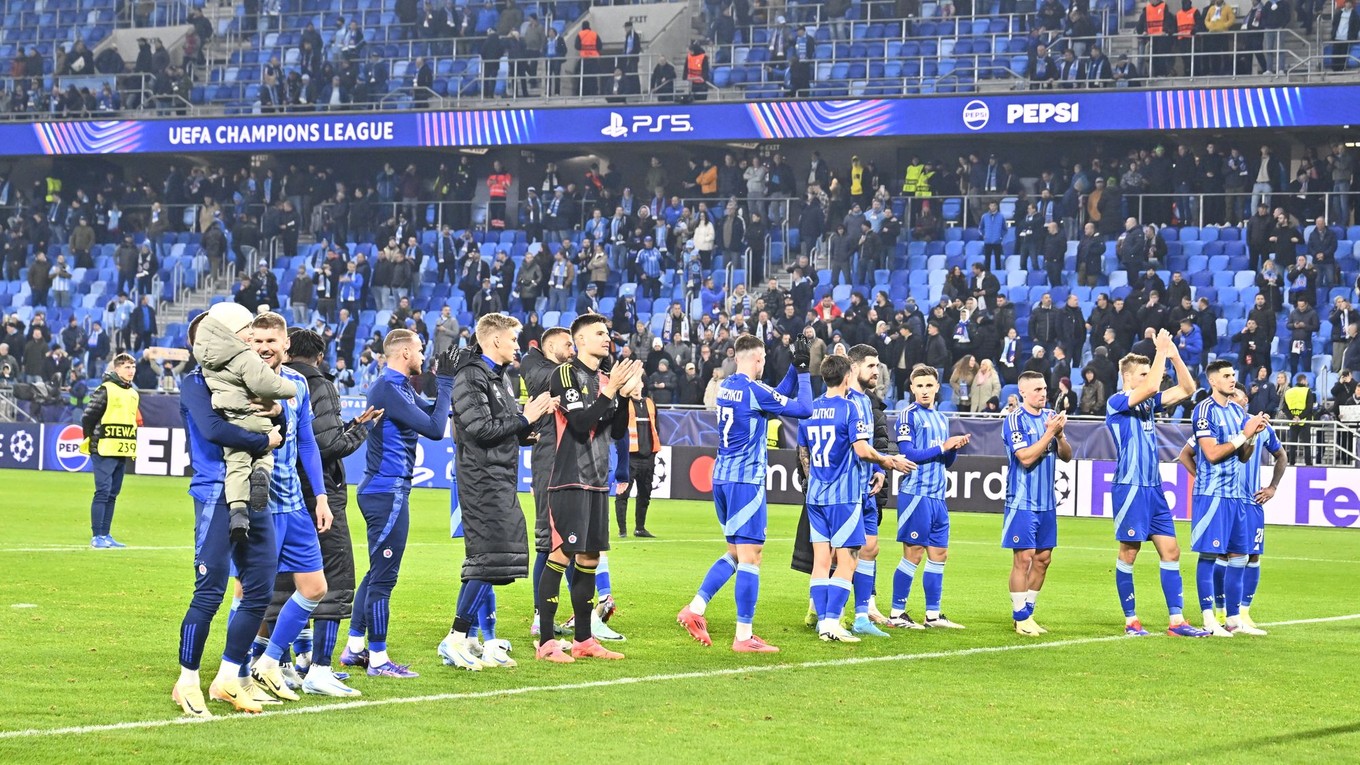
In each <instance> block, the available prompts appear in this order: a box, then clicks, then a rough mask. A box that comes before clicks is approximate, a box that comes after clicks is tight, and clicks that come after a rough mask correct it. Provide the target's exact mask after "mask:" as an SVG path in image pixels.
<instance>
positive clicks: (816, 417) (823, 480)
mask: <svg viewBox="0 0 1360 765" xmlns="http://www.w3.org/2000/svg"><path fill="white" fill-rule="evenodd" d="M873 437H874V424H873V421H872V420H865V419H864V418H863V417H862V416H861V415H860V412H859V408H858V407H857V406H856V405H855V404H854V403H853V402H851V401H850V400H849V399H846V398H842V397H840V396H834V397H832V396H822V397H821V398H819V399H817V400H816V401H814V402H812V416H811V417H809V418H807V419H806V420H803V421H802V422H801V423H799V424H798V445H799V446H800V447H805V448H806V449H807V450H808V486H807V501H808V504H811V505H843V504H856V505H857V504H860V503H861V502H863V501H864V492H865V491H866V490H867V485H868V484H867V482H868V480H869V479H868V475H867V473H862V472H861V471H862V468H860V466H859V464H857V463H860V462H861V460H860V458H859V457H858V456H857V455H856V454H855V442H856V441H869V440H872V439H873Z"/></svg>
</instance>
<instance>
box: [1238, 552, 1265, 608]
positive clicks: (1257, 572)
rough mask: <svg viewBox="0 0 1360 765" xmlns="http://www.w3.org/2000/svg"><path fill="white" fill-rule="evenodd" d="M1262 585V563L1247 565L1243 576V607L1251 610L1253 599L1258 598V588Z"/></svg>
mask: <svg viewBox="0 0 1360 765" xmlns="http://www.w3.org/2000/svg"><path fill="white" fill-rule="evenodd" d="M1260 583H1261V561H1259V560H1258V561H1256V562H1255V563H1250V562H1249V563H1247V570H1246V572H1244V573H1243V575H1242V605H1244V606H1246V607H1247V608H1251V601H1252V598H1255V597H1256V586H1257V585H1259V584H1260Z"/></svg>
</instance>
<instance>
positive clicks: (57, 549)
mask: <svg viewBox="0 0 1360 765" xmlns="http://www.w3.org/2000/svg"><path fill="white" fill-rule="evenodd" d="M765 541H766V542H767V543H769V542H792V541H793V538H792V537H790V538H787V539H780V538H774V539H767V540H765ZM615 544H627V545H658V544H727V540H726V539H722V538H719V537H714V538H705V539H646V540H643V539H637V540H631V539H630V540H619V541H617V542H615ZM449 545H450V543H449V542H410V543H408V544H407V545H406V546H407V547H448V546H449ZM193 549H194V548H193V547H191V546H189V545H169V546H164V547H157V546H154V545H153V546H144V545H129V546H128V547H126V548H124V549H121V550H117V551H113V552H108V553H105V552H102V551H101V552H100V554H101V555H107V556H118V555H126V554H128V553H130V552H146V551H153V552H163V551H166V550H177V551H180V552H183V551H186V550H193ZM86 550H94V548H92V547H90V546H89V545H66V546H53V547H0V553H40V552H53V553H72V552H84V551H86Z"/></svg>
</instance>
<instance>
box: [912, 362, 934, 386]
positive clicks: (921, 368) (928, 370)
mask: <svg viewBox="0 0 1360 765" xmlns="http://www.w3.org/2000/svg"><path fill="white" fill-rule="evenodd" d="M918 377H929V378H930V379H932V380H935V381H937V382H938V381H939V379H940V373H939V371H938V370H937V369H935V367H928V366H926V365H925V364H917V365H916V366H914V367H912V368H911V377H910V379H911V380H915V379H916V378H918Z"/></svg>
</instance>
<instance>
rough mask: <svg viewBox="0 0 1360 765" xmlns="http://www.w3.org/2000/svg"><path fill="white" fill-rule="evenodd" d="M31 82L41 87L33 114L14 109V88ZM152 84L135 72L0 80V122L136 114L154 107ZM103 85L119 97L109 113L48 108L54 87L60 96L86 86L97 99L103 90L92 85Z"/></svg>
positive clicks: (30, 91)
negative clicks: (70, 87)
mask: <svg viewBox="0 0 1360 765" xmlns="http://www.w3.org/2000/svg"><path fill="white" fill-rule="evenodd" d="M34 80H36V81H38V82H39V83H40V86H41V87H39V88H38V89H37V96H36V100H37V102H38V107H39V108H38V109H36V110H34V111H28V110H27V109H26V108H25V109H24V110H23V111H18V110H15V108H14V107H15V101H14V98H15V86H16V85H24V86H25V87H27V86H28V84H29V83H31V82H33V81H34ZM155 82H156V78H155V77H154V76H152V75H150V74H145V73H135V72H134V73H128V74H98V75H88V74H82V75H45V76H43V77H5V78H0V91H2V92H3V93H2V95H0V106H2V107H3V108H0V122H43V121H47V120H67V119H97V118H101V117H110V116H114V115H120V114H121V115H126V114H137V113H139V111H140V110H144V109H149V108H153V107H152V106H150V104H153V102H154V101H155V100H156V99H157V98H159V97H158V96H156V95H155ZM104 84H108V85H110V86H111V88H110V89H111V90H112V91H114V92H115V93H116V94H117V95H118V97H119V101H120V108H118V109H110V110H101V109H95V110H88V109H85V108H84V107H83V106H82V107H81V108H80V109H79V110H68V109H66V107H65V104H64V103H63V105H62V108H61V110H60V111H55V112H54V111H52V110H51V108H50V107H49V106H48V104H49V97H50V95H51V93H52V89H53V87H58V88H60V89H61V91H62V93H63V94H65V92H66V90H67V88H68V87H69V86H71V85H75V86H76V87H77V89H80V87H82V86H83V87H89V88H90V89H91V91H92V92H94V94H95V97H96V98H98V97H99V95H100V93H101V92H102V91H98V90H95V86H98V87H102V86H103V85H104ZM25 92H26V93H32V92H33V90H32V89H28V90H26V91H25ZM25 100H26V99H25ZM181 100H182V99H181ZM134 102H135V103H136V104H137V105H138V106H136V107H133V106H129V105H128V104H131V103H134ZM183 103H184V105H185V106H188V105H189V103H188V101H184V102H183Z"/></svg>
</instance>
